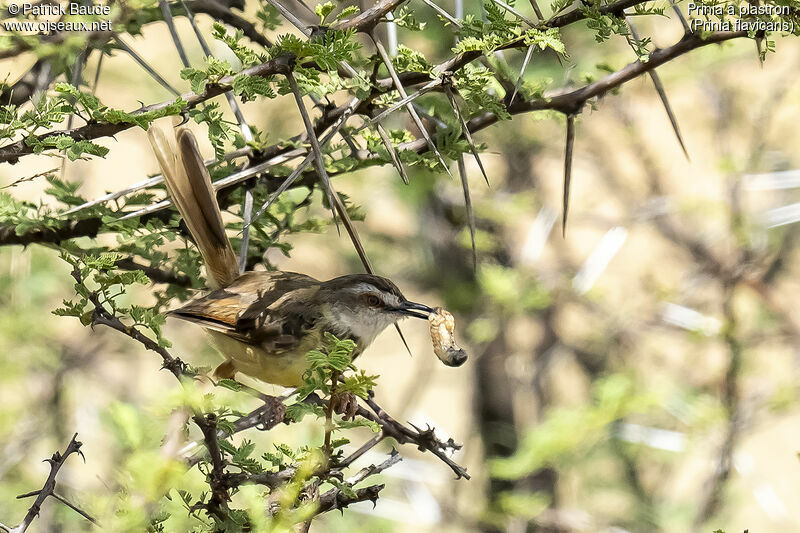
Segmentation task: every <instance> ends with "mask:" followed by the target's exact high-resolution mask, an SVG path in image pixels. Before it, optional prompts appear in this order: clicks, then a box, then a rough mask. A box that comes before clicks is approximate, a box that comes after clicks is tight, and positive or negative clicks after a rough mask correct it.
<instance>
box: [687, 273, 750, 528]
mask: <svg viewBox="0 0 800 533" xmlns="http://www.w3.org/2000/svg"><path fill="white" fill-rule="evenodd" d="M724 290H725V296H724V299H723V304H722V310H723V314H724V316H725V325H724V329H723V339H724V340H725V344H726V345H727V347H728V369H727V371H726V373H725V379H724V381H723V393H722V404H723V406H724V407H725V411H726V413H727V416H728V427H727V430H726V434H725V440H724V441H723V443H722V446H721V448H720V450H719V454H718V458H717V466H716V468H715V469H714V472H713V473H712V474H711V478H710V479H709V480H708V481H707V482H706V486H705V487H706V493H705V496H704V497H703V498H702V500H701V501H700V502H699V504H700V505H698V508H699V511H698V512H697V515H696V516H695V519H694V526H695V529H697V530H699V529H700V528H701V526H702V525H703V524H705V523H706V522H707V521H708V520H709V519H710V518H712V517H713V516H714V515H716V513H717V512H718V510H719V508H720V505H721V503H722V492H723V490H724V488H725V483H726V482H727V481H728V479H729V477H730V474H731V468H732V467H733V451H734V448H735V446H736V444H737V443H738V437H739V435H740V433H741V426H742V424H741V418H742V413H741V409H740V394H739V375H740V373H741V369H742V353H743V351H744V350H743V346H742V343H741V341H740V340H739V339H738V337H737V335H738V329H737V321H736V314H735V312H734V309H733V298H734V294H735V291H736V284H735V283H728V284H726V286H725V289H724Z"/></svg>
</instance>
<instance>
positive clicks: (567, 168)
mask: <svg viewBox="0 0 800 533" xmlns="http://www.w3.org/2000/svg"><path fill="white" fill-rule="evenodd" d="M566 144H567V145H566V148H565V149H564V198H563V213H562V218H561V236H562V237H566V236H567V213H568V212H569V187H570V180H571V179H572V149H573V146H574V145H575V115H567V143H566Z"/></svg>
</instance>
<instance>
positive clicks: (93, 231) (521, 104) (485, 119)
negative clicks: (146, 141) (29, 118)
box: [0, 32, 747, 246]
mask: <svg viewBox="0 0 800 533" xmlns="http://www.w3.org/2000/svg"><path fill="white" fill-rule="evenodd" d="M746 36H747V33H746V32H718V33H713V34H711V35H708V36H707V37H706V38H705V39H703V38H701V37H700V36H699V35H696V34H690V35H686V36H684V37H683V38H682V39H681V40H680V41H678V42H677V43H676V44H674V45H672V46H670V47H667V48H661V49H657V50H654V51H653V53H652V54H650V60H649V61H647V62H646V63H643V62H641V61H634V62H632V63H629V64H628V65H626V66H625V67H623V68H622V69H620V70H618V71H616V72H614V73H612V74H609V75H608V76H606V77H605V78H603V79H601V80H598V81H596V82H593V83H590V84H588V85H585V86H583V87H581V88H579V89H576V90H573V91H568V92H563V93H561V94H557V95H554V96H552V97H548V98H536V99H532V100H521V99H516V100H515V101H514V103H512V104H511V105H510V106H509V107H508V108H507V110H508V112H509V113H510V114H511V115H518V114H522V113H529V112H531V111H543V110H554V111H560V112H562V113H564V114H567V115H569V114H574V113H578V112H579V111H580V110H581V109H582V108H583V106H584V105H586V103H587V102H588V101H589V100H590V99H592V98H596V97H600V96H602V95H604V94H605V93H607V92H608V91H610V90H613V89H615V88H617V87H620V86H622V85H623V84H625V83H627V82H628V81H631V80H633V79H634V78H636V77H638V76H640V75H642V74H644V73H646V72H648V71H649V70H651V69H654V68H657V67H659V66H661V65H663V64H665V63H667V62H669V61H671V60H673V59H675V58H677V57H680V56H682V55H683V54H686V53H688V52H690V51H692V50H696V49H698V48H702V47H704V46H707V45H710V44H718V43H722V42H725V41H729V40H732V39H737V38H742V37H746ZM264 65H266V64H264ZM264 65H259V66H258V67H253V69H257V68H261V67H264V69H265V70H269V71H271V70H272V69H275V72H277V71H278V70H279V69H278V67H277V65H271V66H270V67H269V68H267V67H265V66H264ZM281 68H285V67H283V66H282V67H281ZM249 70H251V71H252V69H249ZM256 75H259V74H256ZM427 81H430V78H427ZM228 88H229V87H228ZM224 90H226V86H225V85H224V84H220V85H217V86H212V87H209V88H208V89H207V90H206V92H208V91H215V92H216V94H221V93H222V92H224ZM193 98H194V99H198V100H196V102H195V105H196V103H199V101H202V100H199V99H201V98H202V97H201V96H197V95H194V97H193ZM193 101H195V100H193ZM166 105H168V103H161V104H155V105H154V106H148V107H147V108H145V109H150V110H152V109H156V108H163V107H164V106H166ZM346 107H347V106H342V107H340V108H337V109H336V110H333V111H331V112H329V113H326V114H325V115H324V118H325V120H322V121H320V123H318V124H317V128H320V127H325V126H327V125H329V124H331V123H333V122H334V121H335V120H336V119H337V118H338V117H339V116H340V115H341V114H342V113H344V112H345V108H346ZM368 108H369V102H368V101H365V102H362V104H360V105H359V107H358V108H357V109H356V113H366V112H367V109H368ZM498 120H499V117H498V116H497V115H496V114H495V113H484V114H482V115H479V116H477V117H475V118H473V119H471V120H470V121H469V122H468V123H467V129H468V130H469V131H470V132H471V133H474V132H476V131H480V130H482V129H484V128H487V127H489V126H491V125H493V124H494V123H496V122H497V121H498ZM94 126H98V127H99V126H100V124H99V123H96V124H90V125H87V126H83V127H82V128H77V129H76V130H72V131H73V132H76V131H78V130H82V133H81V135H86V134H88V130H87V128H92V127H94ZM109 126H114V127H115V128H120V127H121V128H122V129H125V128H127V127H130V126H129V125H105V126H104V127H109ZM120 131H121V130H120ZM6 148H8V147H6ZM426 148H427V143H426V141H425V139H416V140H414V141H411V142H408V143H403V144H401V145H399V146H397V150H398V151H402V150H413V151H415V152H419V153H423V152H425V151H426ZM280 149H281V148H280V145H279V144H276V145H274V146H271V147H269V148H267V149H265V150H264V152H263V153H264V154H265V155H264V156H263V157H266V155H267V154H268V155H269V156H271V157H272V156H274V155H275V154H276V153H277V152H279V151H280ZM284 149H285V148H284ZM4 150H5V149H0V161H2V160H3V157H4V155H3V154H4ZM357 156H358V157H359V158H361V159H362V160H363V161H365V162H366V163H367V164H382V163H383V160H382V158H380V157H379V156H377V155H375V154H372V153H369V152H359V153H358V154H357ZM258 162H259V161H258V160H257V159H256V160H254V162H253V164H258ZM330 174H331V175H335V173H334V172H331V173H330ZM314 181H315V180H314V178H313V172H311V173H310V175H309V180H301V181H298V182H297V183H295V185H294V186H299V184H303V185H307V184H308V183H314ZM236 185H238V184H236ZM231 186H234V185H231ZM226 188H228V187H221V188H220V189H221V190H225V189H226ZM123 214H124V213H123ZM101 226H102V221H101V219H100V218H99V217H92V218H87V219H84V220H80V221H65V222H63V225H62V226H60V227H56V228H49V227H48V228H37V229H34V230H31V231H29V232H26V233H23V234H22V235H17V234H16V231H15V228H13V227H10V226H0V246H3V245H10V244H23V245H27V244H31V243H36V242H60V241H62V240H66V239H70V238H75V237H85V236H89V237H94V236H96V235H97V233H98V232H99V230H100V228H101Z"/></svg>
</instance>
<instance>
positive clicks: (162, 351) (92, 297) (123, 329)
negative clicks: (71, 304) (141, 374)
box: [72, 266, 194, 379]
mask: <svg viewBox="0 0 800 533" xmlns="http://www.w3.org/2000/svg"><path fill="white" fill-rule="evenodd" d="M72 277H73V278H75V281H76V282H77V283H78V284H81V285H82V284H83V276H81V271H80V269H79V268H78V267H77V266H75V268H73V269H72ZM88 299H89V302H91V304H92V307H93V310H92V325H95V324H102V325H104V326H108V327H110V328H111V329H114V330H117V331H119V332H120V333H123V334H125V335H127V336H128V337H130V338H132V339H133V340H135V341H137V342H139V343H140V344H142V345H143V346H144V347H145V348H147V349H148V350H151V351H153V352H156V353H157V354H158V355H160V356H161V359H162V361H163V365H162V367H163V368H166V369H167V370H169V371H170V372H172V374H173V375H174V376H175V377H176V378H179V379H180V378H181V376H187V377H194V373H193V372H191V371H190V370H189V369H188V368H187V366H186V363H184V362H183V361H181V360H180V359H179V358H177V357H173V356H172V355H170V353H169V352H168V351H167V350H166V348H164V347H163V346H161V345H159V344H158V343H157V342H156V341H154V340H153V339H151V338H150V337H148V336H146V335H145V334H144V333H142V332H141V331H139V330H138V329H136V328H135V327H134V326H127V325H126V324H125V323H124V322H122V321H121V320H120V319H119V317H117V316H116V315H114V314H113V313H111V312H109V311H108V310H107V309H106V308H105V307H104V306H103V304H102V303H101V302H100V298H99V296H98V295H97V293H96V292H92V291H89V297H88Z"/></svg>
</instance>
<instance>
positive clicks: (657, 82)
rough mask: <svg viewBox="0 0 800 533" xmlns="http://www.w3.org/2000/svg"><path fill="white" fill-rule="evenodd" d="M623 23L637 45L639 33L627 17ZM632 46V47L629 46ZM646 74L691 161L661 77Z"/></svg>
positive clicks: (684, 153)
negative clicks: (626, 25) (625, 23)
mask: <svg viewBox="0 0 800 533" xmlns="http://www.w3.org/2000/svg"><path fill="white" fill-rule="evenodd" d="M625 21H626V22H627V23H628V28H630V30H631V36H632V37H633V38H634V40H635V41H636V42H637V43H639V42H641V39H640V38H639V32H638V31H636V27H635V26H634V25H633V21H631V19H630V18H629V17H626V18H625ZM631 46H633V45H631ZM647 74H648V75H649V76H650V80H652V82H653V86H654V87H655V89H656V92H657V93H658V97H659V99H660V100H661V104H662V105H663V106H664V111H666V112H667V118H669V122H670V124H671V125H672V131H673V132H674V133H675V137H677V139H678V144H680V145H681V150H683V155H684V156H685V157H686V160H687V161H691V158H690V157H689V152H688V150H687V149H686V144H685V143H684V142H683V136H682V135H681V129H680V126H678V119H677V117H676V116H675V113H674V112H673V111H672V106H671V105H670V103H669V98H667V91H666V90H664V84H663V83H661V77H660V76H659V75H658V73H657V72H656V69H652V70H648V71H647Z"/></svg>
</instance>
